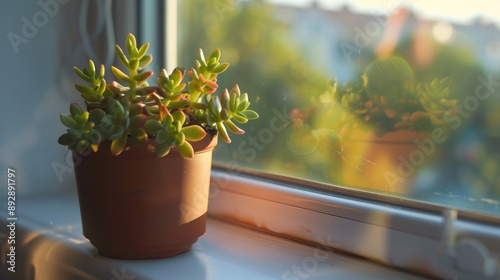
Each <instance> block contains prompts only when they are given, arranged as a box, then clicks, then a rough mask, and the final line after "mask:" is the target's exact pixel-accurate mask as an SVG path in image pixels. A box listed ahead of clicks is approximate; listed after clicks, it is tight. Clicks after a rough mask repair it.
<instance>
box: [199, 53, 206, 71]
mask: <svg viewBox="0 0 500 280" xmlns="http://www.w3.org/2000/svg"><path fill="white" fill-rule="evenodd" d="M198 58H199V59H200V62H201V65H203V66H204V67H207V62H206V61H205V55H204V54H203V50H202V49H198Z"/></svg>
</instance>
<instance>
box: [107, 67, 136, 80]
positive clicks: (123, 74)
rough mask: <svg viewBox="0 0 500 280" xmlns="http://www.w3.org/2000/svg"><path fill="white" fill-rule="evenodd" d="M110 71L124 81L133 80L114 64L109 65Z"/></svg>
mask: <svg viewBox="0 0 500 280" xmlns="http://www.w3.org/2000/svg"><path fill="white" fill-rule="evenodd" d="M111 72H113V74H114V75H115V77H116V78H118V79H120V80H122V81H124V82H128V83H131V82H133V80H132V79H131V78H130V77H129V76H127V75H126V74H125V73H123V72H122V71H121V70H120V69H118V68H116V67H115V66H111Z"/></svg>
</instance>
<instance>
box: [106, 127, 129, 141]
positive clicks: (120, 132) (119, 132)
mask: <svg viewBox="0 0 500 280" xmlns="http://www.w3.org/2000/svg"><path fill="white" fill-rule="evenodd" d="M124 135H127V133H125V129H123V128H122V127H118V128H116V127H115V129H114V131H113V132H112V133H111V134H110V135H109V136H108V139H109V140H116V139H119V138H121V137H123V136H124Z"/></svg>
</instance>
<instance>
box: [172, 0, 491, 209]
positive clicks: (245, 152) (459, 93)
mask: <svg viewBox="0 0 500 280" xmlns="http://www.w3.org/2000/svg"><path fill="white" fill-rule="evenodd" d="M439 3H440V4H436V2H431V1H403V2H399V1H361V0H359V1H342V0H338V1H316V2H313V1H305V0H304V1H298V0H297V1H269V2H266V1H229V0H227V1H204V0H191V1H182V3H181V4H180V9H181V10H180V20H179V26H180V30H179V32H180V34H179V36H180V38H179V39H180V44H181V46H180V48H179V49H180V54H179V55H180V57H179V60H180V62H181V64H182V65H191V64H192V61H194V59H195V58H196V54H197V49H198V48H200V47H201V48H203V49H204V50H205V52H208V51H212V50H214V49H216V48H220V49H221V51H222V59H223V60H225V61H227V62H229V63H230V64H231V66H230V68H229V69H228V71H227V72H226V73H224V74H222V75H220V76H219V77H220V78H219V85H220V87H221V88H228V89H230V88H231V87H232V86H233V85H234V84H235V83H238V84H239V86H240V88H241V90H242V92H248V93H249V96H250V101H251V102H252V105H251V106H252V108H253V109H254V110H256V111H257V112H258V113H259V114H260V118H259V119H258V120H256V121H253V122H249V123H247V124H242V125H241V127H242V128H243V129H244V130H245V131H246V134H244V135H243V136H236V135H235V136H233V137H231V138H232V140H233V143H232V144H230V145H228V144H225V143H220V144H219V145H218V147H217V148H216V156H215V161H217V162H221V163H223V164H227V165H228V167H230V168H236V169H237V168H238V167H250V168H255V169H258V170H262V171H265V172H270V173H278V174H281V175H287V176H292V177H299V178H304V179H308V180H315V181H320V182H325V183H329V184H335V185H341V186H346V187H354V188H359V189H366V190H370V191H375V192H379V193H384V194H388V195H396V196H401V197H406V198H412V199H418V200H423V201H428V202H433V203H439V204H446V205H453V206H457V207H460V208H465V209H471V210H474V211H479V212H486V213H490V214H494V215H499V214H500V209H499V205H500V145H498V142H499V140H500V138H499V137H500V30H499V28H500V4H499V3H498V1H494V0H489V1H487V0H478V1H474V3H473V4H471V2H463V3H462V2H456V1H440V2H439ZM221 142H222V141H221Z"/></svg>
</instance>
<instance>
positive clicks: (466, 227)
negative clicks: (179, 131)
mask: <svg viewBox="0 0 500 280" xmlns="http://www.w3.org/2000/svg"><path fill="white" fill-rule="evenodd" d="M217 166H218V165H217V164H214V169H213V171H212V181H211V189H210V200H209V214H210V215H211V216H213V217H216V218H220V219H224V220H229V221H233V222H238V223H241V224H244V225H247V226H251V227H255V228H259V229H261V230H264V231H267V232H269V233H272V234H277V235H280V236H284V237H287V238H291V239H295V240H299V241H302V242H307V243H313V244H319V245H321V246H325V247H328V248H331V249H334V250H339V251H343V252H346V253H349V254H354V255H357V256H360V257H364V258H368V259H371V260H374V261H378V262H380V263H383V264H386V265H389V266H392V267H396V268H401V269H404V270H407V271H411V272H413V273H416V274H421V275H425V276H431V277H439V278H445V279H498V278H497V277H500V267H499V257H500V254H499V252H500V226H499V221H498V219H495V218H494V217H486V216H483V215H475V214H472V213H470V212H465V211H460V210H456V209H451V208H446V207H442V206H437V205H429V204H425V203H422V202H417V201H411V200H403V201H401V200H400V199H399V198H394V197H389V196H384V195H380V194H376V193H367V192H363V191H357V190H353V189H348V188H343V187H338V186H330V185H326V184H321V183H316V182H310V181H305V180H298V179H290V178H285V177H280V176H270V175H268V174H263V173H259V174H255V172H251V171H249V170H245V169H241V168H239V169H238V170H237V171H236V172H234V171H230V170H227V169H223V168H220V165H219V167H217ZM252 173H253V174H252ZM391 200H392V201H391ZM395 200H398V201H399V202H398V203H394V201H395Z"/></svg>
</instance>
